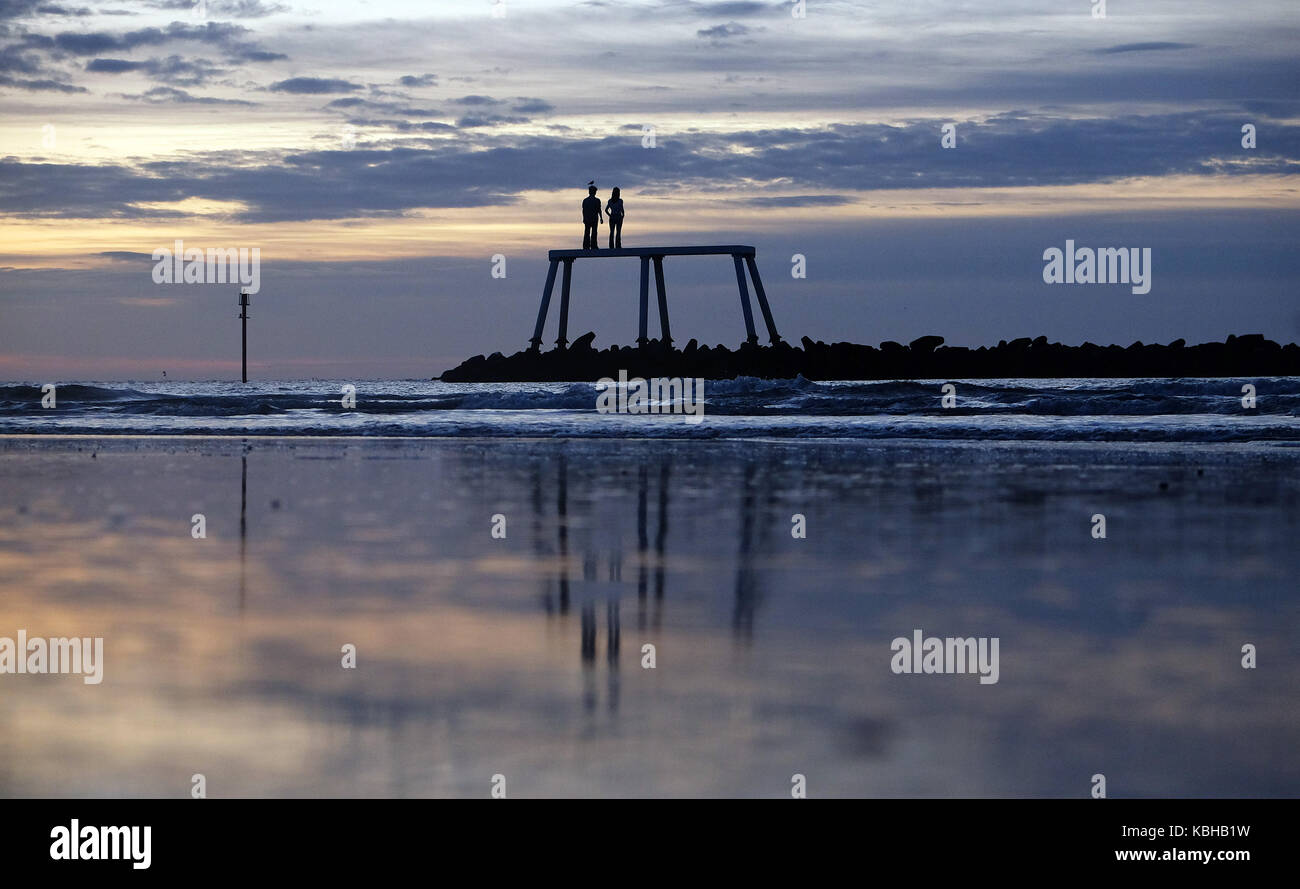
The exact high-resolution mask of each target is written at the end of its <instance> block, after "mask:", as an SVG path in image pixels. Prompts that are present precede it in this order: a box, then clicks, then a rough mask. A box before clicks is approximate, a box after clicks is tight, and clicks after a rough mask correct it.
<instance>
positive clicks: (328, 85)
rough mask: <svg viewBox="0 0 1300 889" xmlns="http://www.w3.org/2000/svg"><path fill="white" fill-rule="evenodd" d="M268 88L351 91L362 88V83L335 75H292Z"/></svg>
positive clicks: (299, 90) (317, 92)
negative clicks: (335, 76)
mask: <svg viewBox="0 0 1300 889" xmlns="http://www.w3.org/2000/svg"><path fill="white" fill-rule="evenodd" d="M268 89H269V90H270V91H271V92H273V93H300V94H311V95H316V94H321V93H350V92H353V91H355V90H359V89H362V86H361V84H359V83H352V82H351V81H348V80H340V79H338V78H334V77H291V78H289V79H288V80H281V81H278V82H276V83H273V84H271V85H270V86H269V87H268Z"/></svg>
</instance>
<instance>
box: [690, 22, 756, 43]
mask: <svg viewBox="0 0 1300 889" xmlns="http://www.w3.org/2000/svg"><path fill="white" fill-rule="evenodd" d="M748 33H750V29H749V27H748V26H746V25H742V24H740V22H727V23H726V24H723V25H714V26H713V27H712V28H701V29H700V30H699V31H696V32H695V36H696V37H703V38H706V39H709V40H727V39H730V38H732V37H744V36H745V35H746V34H748Z"/></svg>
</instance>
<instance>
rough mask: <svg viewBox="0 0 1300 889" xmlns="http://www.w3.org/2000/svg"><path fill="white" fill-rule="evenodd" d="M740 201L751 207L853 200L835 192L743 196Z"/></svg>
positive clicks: (838, 203) (836, 203)
mask: <svg viewBox="0 0 1300 889" xmlns="http://www.w3.org/2000/svg"><path fill="white" fill-rule="evenodd" d="M741 203H743V204H746V205H748V206H751V207H765V208H772V207H840V206H844V205H845V204H851V203H853V201H852V200H851V199H850V198H846V197H844V196H843V195H837V194H795V195H785V196H781V195H774V196H771V197H756V198H743V199H741Z"/></svg>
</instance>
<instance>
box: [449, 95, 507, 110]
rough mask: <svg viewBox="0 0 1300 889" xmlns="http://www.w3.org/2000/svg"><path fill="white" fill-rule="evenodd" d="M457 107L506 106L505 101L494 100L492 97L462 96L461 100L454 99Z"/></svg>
mask: <svg viewBox="0 0 1300 889" xmlns="http://www.w3.org/2000/svg"><path fill="white" fill-rule="evenodd" d="M452 101H453V102H455V103H456V104H457V105H474V106H478V107H483V106H488V105H504V104H505V100H504V99H494V98H492V97H491V96H461V97H460V98H459V99H452Z"/></svg>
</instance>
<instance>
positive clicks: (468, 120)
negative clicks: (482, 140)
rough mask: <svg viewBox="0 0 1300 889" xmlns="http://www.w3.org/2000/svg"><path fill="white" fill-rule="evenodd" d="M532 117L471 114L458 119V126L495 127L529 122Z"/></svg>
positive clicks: (465, 127)
mask: <svg viewBox="0 0 1300 889" xmlns="http://www.w3.org/2000/svg"><path fill="white" fill-rule="evenodd" d="M530 120H531V118H528V117H515V116H513V115H508V114H471V115H466V116H465V117H462V118H461V119H460V120H458V121H456V126H458V127H461V128H463V129H472V128H474V127H495V126H501V125H502V124H514V123H528V122H529V121H530Z"/></svg>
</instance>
